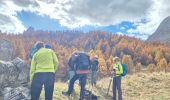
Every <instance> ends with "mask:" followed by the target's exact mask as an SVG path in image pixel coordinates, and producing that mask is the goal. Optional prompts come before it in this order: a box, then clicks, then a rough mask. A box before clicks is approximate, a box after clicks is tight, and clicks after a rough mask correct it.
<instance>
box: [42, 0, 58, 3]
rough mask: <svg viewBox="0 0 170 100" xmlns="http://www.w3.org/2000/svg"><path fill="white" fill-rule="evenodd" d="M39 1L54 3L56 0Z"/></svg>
mask: <svg viewBox="0 0 170 100" xmlns="http://www.w3.org/2000/svg"><path fill="white" fill-rule="evenodd" d="M39 1H42V2H46V3H55V2H56V0H39Z"/></svg>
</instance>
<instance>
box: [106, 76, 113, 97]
mask: <svg viewBox="0 0 170 100" xmlns="http://www.w3.org/2000/svg"><path fill="white" fill-rule="evenodd" d="M112 80H113V75H112V76H111V77H110V82H109V87H108V90H107V96H108V95H109V90H110V86H111V83H112Z"/></svg>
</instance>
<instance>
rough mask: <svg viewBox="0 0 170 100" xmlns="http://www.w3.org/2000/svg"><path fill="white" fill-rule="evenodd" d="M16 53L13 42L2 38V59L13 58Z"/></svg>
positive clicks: (0, 51) (0, 40)
mask: <svg viewBox="0 0 170 100" xmlns="http://www.w3.org/2000/svg"><path fill="white" fill-rule="evenodd" d="M13 53H14V47H13V45H12V43H11V42H10V41H8V40H5V39H0V60H3V61H10V60H12V57H13Z"/></svg>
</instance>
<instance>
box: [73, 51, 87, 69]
mask: <svg viewBox="0 0 170 100" xmlns="http://www.w3.org/2000/svg"><path fill="white" fill-rule="evenodd" d="M89 66H90V59H89V56H88V55H87V54H86V53H84V52H81V53H79V54H78V59H77V68H76V69H77V70H89Z"/></svg>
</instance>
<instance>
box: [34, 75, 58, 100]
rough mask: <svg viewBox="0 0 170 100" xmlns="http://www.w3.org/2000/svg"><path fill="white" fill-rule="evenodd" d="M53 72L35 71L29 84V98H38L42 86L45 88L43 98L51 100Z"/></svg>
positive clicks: (35, 99)
mask: <svg viewBox="0 0 170 100" xmlns="http://www.w3.org/2000/svg"><path fill="white" fill-rule="evenodd" d="M54 82H55V74H54V73H53V72H38V73H35V75H34V77H33V81H32V84H31V100H39V97H40V93H41V90H42V86H43V85H44V89H45V100H52V98H53V90H54Z"/></svg>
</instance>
